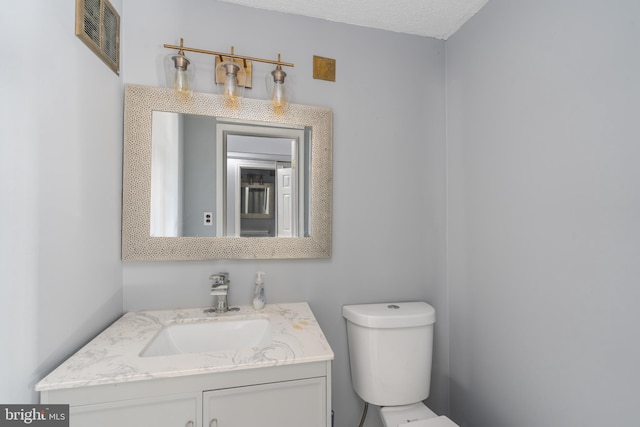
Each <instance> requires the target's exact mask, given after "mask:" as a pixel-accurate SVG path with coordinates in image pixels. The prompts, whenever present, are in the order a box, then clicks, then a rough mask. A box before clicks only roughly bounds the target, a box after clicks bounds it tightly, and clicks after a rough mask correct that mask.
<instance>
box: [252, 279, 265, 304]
mask: <svg viewBox="0 0 640 427" xmlns="http://www.w3.org/2000/svg"><path fill="white" fill-rule="evenodd" d="M263 274H264V273H263V272H262V271H259V272H258V273H257V275H258V277H257V278H256V288H255V290H254V291H253V308H254V309H255V310H262V309H263V308H264V305H265V304H266V300H265V297H264V281H263V280H262V275H263Z"/></svg>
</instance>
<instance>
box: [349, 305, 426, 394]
mask: <svg viewBox="0 0 640 427" xmlns="http://www.w3.org/2000/svg"><path fill="white" fill-rule="evenodd" d="M342 315H343V316H344V318H345V319H346V320H347V339H348V342H349V360H350V365H351V383H352V385H353V388H354V390H355V391H356V393H358V396H360V398H362V400H364V401H365V402H369V403H371V404H374V405H378V406H396V405H408V404H411V403H416V402H420V401H422V400H424V399H426V398H427V397H428V396H429V389H430V384H431V361H432V349H433V324H434V323H435V320H436V312H435V310H434V308H433V307H431V306H430V305H429V304H427V303H425V302H400V303H383V304H360V305H345V306H344V307H343V308H342Z"/></svg>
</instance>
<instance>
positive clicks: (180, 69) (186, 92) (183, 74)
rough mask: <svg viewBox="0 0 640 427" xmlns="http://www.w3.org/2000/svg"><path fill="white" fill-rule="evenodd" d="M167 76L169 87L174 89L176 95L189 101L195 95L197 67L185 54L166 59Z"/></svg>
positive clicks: (169, 56) (170, 56)
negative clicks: (194, 80) (194, 79)
mask: <svg viewBox="0 0 640 427" xmlns="http://www.w3.org/2000/svg"><path fill="white" fill-rule="evenodd" d="M165 75H166V79H167V86H168V87H171V88H173V90H174V91H175V93H176V95H177V96H178V97H179V98H180V99H183V100H188V99H190V98H191V96H192V95H193V76H194V75H195V66H194V65H191V61H189V59H188V58H187V57H186V56H184V53H178V54H177V55H168V56H167V57H166V58H165Z"/></svg>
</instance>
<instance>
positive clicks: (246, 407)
mask: <svg viewBox="0 0 640 427" xmlns="http://www.w3.org/2000/svg"><path fill="white" fill-rule="evenodd" d="M325 394H326V381H325V378H311V379H306V380H297V381H287V382H279V383H271V384H261V385H257V386H249V387H236V388H230V389H224V390H214V391H208V392H206V393H204V402H203V405H204V411H203V419H204V423H205V426H206V427H248V426H260V427H301V426H304V427H327V425H328V424H327V408H326V404H325V402H326V399H325ZM329 425H330V424H329Z"/></svg>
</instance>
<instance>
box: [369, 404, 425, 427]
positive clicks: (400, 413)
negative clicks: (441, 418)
mask: <svg viewBox="0 0 640 427" xmlns="http://www.w3.org/2000/svg"><path fill="white" fill-rule="evenodd" d="M437 416H438V415H437V414H436V413H435V412H433V411H432V410H431V409H429V408H428V407H427V406H426V405H425V404H424V403H422V402H418V403H412V404H410V405H400V406H383V407H381V408H380V417H381V418H382V423H383V425H384V426H385V427H397V426H401V425H405V424H406V425H412V426H413V427H417V425H416V422H418V421H422V420H428V419H432V418H436V417H437Z"/></svg>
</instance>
